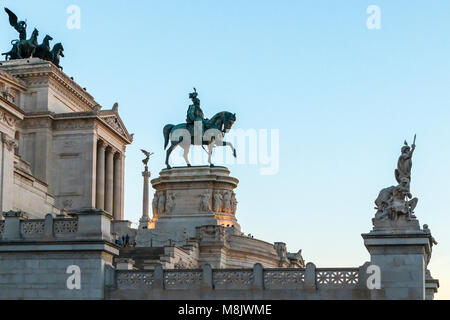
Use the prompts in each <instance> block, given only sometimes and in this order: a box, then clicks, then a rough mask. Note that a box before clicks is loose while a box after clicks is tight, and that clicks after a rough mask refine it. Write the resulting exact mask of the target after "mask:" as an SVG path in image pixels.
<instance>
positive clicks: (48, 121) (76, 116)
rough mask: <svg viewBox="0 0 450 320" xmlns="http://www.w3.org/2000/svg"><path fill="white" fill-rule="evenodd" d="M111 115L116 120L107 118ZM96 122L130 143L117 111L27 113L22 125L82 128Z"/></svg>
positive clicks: (93, 125) (93, 124)
mask: <svg viewBox="0 0 450 320" xmlns="http://www.w3.org/2000/svg"><path fill="white" fill-rule="evenodd" d="M105 117H106V119H105ZM112 117H114V119H116V120H117V122H115V121H112V120H109V118H112ZM96 122H97V123H100V124H101V125H103V126H104V127H105V128H107V129H108V130H109V131H111V132H112V133H114V134H115V135H118V136H119V137H120V138H121V139H122V140H124V141H125V142H126V144H131V143H132V141H133V140H132V136H131V135H129V134H128V131H127V130H126V128H125V126H124V125H123V122H122V120H121V119H120V117H119V115H118V114H117V113H113V114H111V113H110V112H105V113H103V112H95V111H89V112H72V113H58V114H55V113H53V112H36V113H27V114H26V115H25V117H24V121H23V123H22V127H23V128H24V129H32V128H52V127H53V128H55V129H56V130H70V129H72V130H84V129H95V127H96Z"/></svg>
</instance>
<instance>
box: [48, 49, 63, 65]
mask: <svg viewBox="0 0 450 320" xmlns="http://www.w3.org/2000/svg"><path fill="white" fill-rule="evenodd" d="M63 52H64V47H63V45H62V44H61V43H57V44H55V45H54V46H53V49H52V51H51V52H50V54H51V61H52V62H53V64H54V65H55V66H57V67H58V68H60V69H61V70H63V67H61V66H60V64H59V63H60V60H61V57H63V58H64V53H63Z"/></svg>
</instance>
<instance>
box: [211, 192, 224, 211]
mask: <svg viewBox="0 0 450 320" xmlns="http://www.w3.org/2000/svg"><path fill="white" fill-rule="evenodd" d="M222 207H223V196H222V194H221V193H220V192H215V193H214V205H213V211H214V212H216V213H219V212H222Z"/></svg>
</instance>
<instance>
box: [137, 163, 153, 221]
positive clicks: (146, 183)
mask: <svg viewBox="0 0 450 320" xmlns="http://www.w3.org/2000/svg"><path fill="white" fill-rule="evenodd" d="M142 176H143V177H144V195H143V200H142V218H141V220H140V221H139V222H140V223H141V224H140V226H139V229H146V228H148V223H149V222H150V217H149V188H148V186H149V180H150V176H151V173H150V172H149V171H148V167H147V166H146V167H145V171H144V172H142Z"/></svg>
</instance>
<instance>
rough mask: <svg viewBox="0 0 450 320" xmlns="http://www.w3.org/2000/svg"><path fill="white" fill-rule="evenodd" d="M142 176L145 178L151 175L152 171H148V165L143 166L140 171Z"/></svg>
mask: <svg viewBox="0 0 450 320" xmlns="http://www.w3.org/2000/svg"><path fill="white" fill-rule="evenodd" d="M142 176H143V177H144V178H146V179H150V177H151V176H152V173H151V172H150V171H148V167H145V171H143V172H142Z"/></svg>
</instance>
